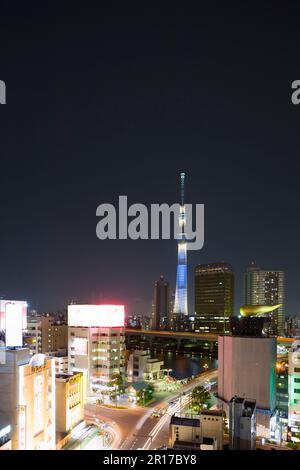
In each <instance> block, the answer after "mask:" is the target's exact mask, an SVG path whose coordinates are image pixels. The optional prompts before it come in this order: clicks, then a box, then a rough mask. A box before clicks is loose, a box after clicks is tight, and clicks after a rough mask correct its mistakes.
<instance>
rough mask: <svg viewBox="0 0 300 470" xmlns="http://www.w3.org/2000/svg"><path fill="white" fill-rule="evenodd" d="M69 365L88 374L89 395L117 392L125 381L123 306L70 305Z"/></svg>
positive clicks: (72, 368) (73, 369)
mask: <svg viewBox="0 0 300 470" xmlns="http://www.w3.org/2000/svg"><path fill="white" fill-rule="evenodd" d="M68 324H69V353H68V355H69V365H70V370H71V371H74V372H75V371H84V372H86V374H87V381H88V393H89V394H101V393H106V392H110V391H113V390H114V388H115V386H114V382H115V381H116V376H119V375H121V376H122V377H123V378H124V377H125V329H124V306H123V305H69V307H68Z"/></svg>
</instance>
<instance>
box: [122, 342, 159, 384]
mask: <svg viewBox="0 0 300 470" xmlns="http://www.w3.org/2000/svg"><path fill="white" fill-rule="evenodd" d="M163 365H164V363H163V361H160V360H159V359H151V355H150V353H148V351H139V350H136V351H133V352H132V353H131V354H130V355H129V359H128V363H127V379H128V381H129V382H140V381H143V380H148V381H152V380H158V379H162V378H163V375H164V371H163V370H162V367H163Z"/></svg>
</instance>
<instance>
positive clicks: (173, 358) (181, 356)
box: [151, 350, 218, 379]
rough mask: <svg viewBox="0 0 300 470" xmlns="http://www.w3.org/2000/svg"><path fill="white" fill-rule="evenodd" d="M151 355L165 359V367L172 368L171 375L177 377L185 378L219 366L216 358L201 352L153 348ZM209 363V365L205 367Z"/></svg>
mask: <svg viewBox="0 0 300 470" xmlns="http://www.w3.org/2000/svg"><path fill="white" fill-rule="evenodd" d="M151 355H152V356H153V357H158V358H159V359H161V360H163V361H164V369H172V372H170V375H171V376H172V377H175V378H176V379H185V378H188V377H192V375H197V374H200V372H204V371H205V370H209V369H213V368H215V367H217V364H218V361H217V359H216V358H214V357H211V356H207V355H204V354H203V355H201V354H199V353H177V354H176V352H174V351H164V352H161V351H158V350H152V351H151ZM204 365H207V366H208V367H207V368H206V367H203V366H204Z"/></svg>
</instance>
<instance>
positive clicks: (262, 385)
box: [218, 335, 276, 437]
mask: <svg viewBox="0 0 300 470" xmlns="http://www.w3.org/2000/svg"><path fill="white" fill-rule="evenodd" d="M275 366H276V339H275V338H273V337H270V338H267V337H249V336H233V335H232V336H223V335H220V336H219V337H218V397H219V398H220V399H221V400H222V401H223V402H224V403H225V404H227V405H228V404H229V403H230V400H231V398H232V397H233V396H235V395H236V396H238V397H251V399H254V400H255V401H256V412H257V433H258V435H260V436H262V437H269V432H270V419H271V417H272V414H273V413H274V410H275V406H276V373H275Z"/></svg>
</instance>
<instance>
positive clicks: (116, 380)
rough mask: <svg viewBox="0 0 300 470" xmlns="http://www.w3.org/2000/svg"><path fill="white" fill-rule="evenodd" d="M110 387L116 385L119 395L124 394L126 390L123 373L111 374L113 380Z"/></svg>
mask: <svg viewBox="0 0 300 470" xmlns="http://www.w3.org/2000/svg"><path fill="white" fill-rule="evenodd" d="M109 387H115V391H116V394H117V395H122V393H124V392H125V385H124V380H123V377H122V375H121V374H113V375H112V376H111V381H110V382H109Z"/></svg>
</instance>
